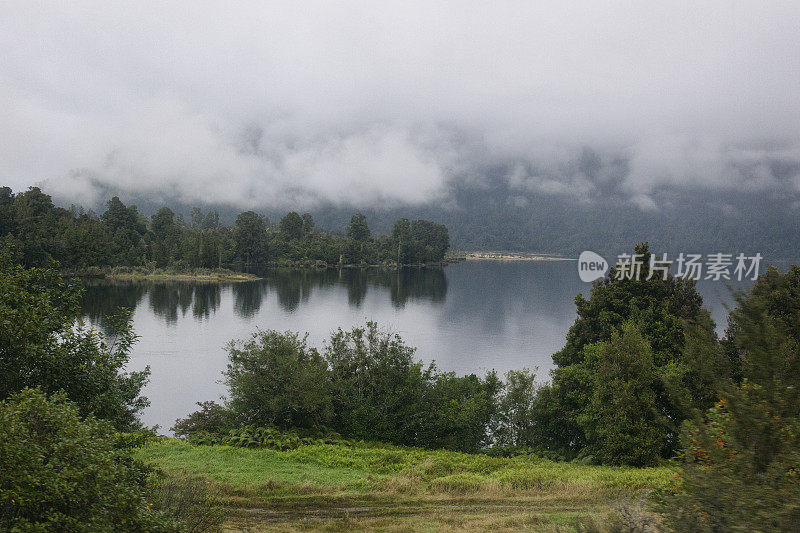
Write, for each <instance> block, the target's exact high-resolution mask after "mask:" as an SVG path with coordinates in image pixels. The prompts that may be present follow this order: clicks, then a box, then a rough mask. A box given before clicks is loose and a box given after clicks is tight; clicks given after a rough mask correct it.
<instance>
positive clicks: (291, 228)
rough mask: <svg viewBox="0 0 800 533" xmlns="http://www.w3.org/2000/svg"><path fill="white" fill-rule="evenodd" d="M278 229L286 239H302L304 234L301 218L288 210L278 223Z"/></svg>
mask: <svg viewBox="0 0 800 533" xmlns="http://www.w3.org/2000/svg"><path fill="white" fill-rule="evenodd" d="M278 231H280V233H281V235H283V237H284V238H285V239H287V240H292V239H302V238H303V236H304V235H305V230H304V228H303V219H302V218H300V215H298V214H297V213H296V212H294V211H290V212H289V213H286V215H284V217H283V218H282V219H281V221H280V223H278Z"/></svg>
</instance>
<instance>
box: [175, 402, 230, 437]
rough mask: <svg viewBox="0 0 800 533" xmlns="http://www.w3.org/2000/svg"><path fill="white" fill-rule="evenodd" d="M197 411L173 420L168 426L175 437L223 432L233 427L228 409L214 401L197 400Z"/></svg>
mask: <svg viewBox="0 0 800 533" xmlns="http://www.w3.org/2000/svg"><path fill="white" fill-rule="evenodd" d="M197 405H198V406H199V407H200V410H199V411H194V412H193V413H191V414H189V416H187V417H186V418H183V419H179V420H176V421H175V425H174V426H172V428H170V431H172V432H173V433H174V434H175V436H176V437H188V436H189V435H197V434H200V433H205V434H223V433H226V432H227V431H230V430H231V429H233V428H234V425H235V422H234V420H233V415H232V413H231V412H230V410H229V409H227V408H226V407H224V406H222V405H219V404H218V403H216V402H197Z"/></svg>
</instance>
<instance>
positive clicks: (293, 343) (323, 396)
mask: <svg viewBox="0 0 800 533" xmlns="http://www.w3.org/2000/svg"><path fill="white" fill-rule="evenodd" d="M228 353H229V363H228V367H227V370H226V371H225V373H224V375H225V383H226V385H227V386H228V390H229V395H230V402H229V406H230V409H231V411H232V412H233V413H234V415H235V416H236V418H237V420H238V421H239V422H243V423H245V424H267V425H272V424H274V425H277V426H279V427H282V428H291V427H301V428H312V427H321V426H325V425H327V424H328V422H329V421H330V420H331V418H332V416H333V412H332V408H331V398H330V394H329V392H328V383H329V381H328V375H327V372H328V369H327V365H326V363H325V361H324V360H323V359H322V357H321V356H320V354H319V352H317V350H316V349H315V348H309V347H308V346H307V345H306V339H305V338H301V337H300V336H299V335H297V334H294V333H278V332H277V331H259V332H256V333H254V334H253V336H252V337H251V339H250V340H249V341H247V342H231V343H230V344H229V345H228Z"/></svg>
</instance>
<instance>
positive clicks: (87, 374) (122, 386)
mask: <svg viewBox="0 0 800 533" xmlns="http://www.w3.org/2000/svg"><path fill="white" fill-rule="evenodd" d="M81 294H82V289H81V288H80V287H79V286H77V285H75V284H72V283H68V282H65V281H62V279H61V276H60V275H59V273H58V272H57V271H56V270H55V269H44V268H31V269H26V268H23V267H20V266H15V265H13V264H11V263H10V262H9V258H8V257H7V256H6V255H4V254H3V253H2V252H0V376H2V379H0V398H7V397H8V396H9V395H11V394H13V393H15V392H18V391H20V390H22V389H23V388H25V387H39V388H41V389H42V390H43V391H45V392H47V393H53V392H57V391H59V390H63V391H65V392H66V393H67V396H68V397H69V399H70V400H71V401H73V402H75V403H76V405H77V406H78V408H79V410H80V414H81V416H85V415H88V414H92V415H94V416H96V417H97V418H103V419H106V420H109V421H111V422H112V423H113V424H114V426H115V427H116V428H117V429H119V430H123V431H125V430H129V429H131V428H135V427H137V426H138V425H139V422H138V420H137V418H136V414H137V412H138V411H139V410H141V409H142V408H144V407H145V406H146V405H147V399H146V398H143V397H141V396H140V395H139V393H140V391H141V389H142V387H143V386H144V384H145V383H146V382H147V377H148V374H149V369H146V370H145V371H143V372H132V373H125V372H124V369H125V366H126V364H127V363H128V353H129V351H130V348H131V346H132V345H133V343H134V342H135V341H136V336H135V335H134V334H133V331H132V330H131V328H130V323H129V321H128V316H127V314H125V313H122V314H120V315H119V316H118V317H116V318H115V319H112V320H110V321H109V324H108V325H109V329H110V331H111V332H112V333H113V335H111V336H110V337H109V340H106V339H105V338H104V337H103V336H102V335H100V334H99V333H98V332H96V331H94V330H91V329H88V328H85V327H83V325H82V324H80V323H78V327H76V321H77V320H78V316H79V307H80V306H79V303H78V302H79V298H80V296H81Z"/></svg>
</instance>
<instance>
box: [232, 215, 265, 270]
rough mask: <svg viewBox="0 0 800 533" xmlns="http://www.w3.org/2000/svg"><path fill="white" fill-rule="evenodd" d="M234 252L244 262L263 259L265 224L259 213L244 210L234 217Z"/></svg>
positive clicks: (254, 261)
mask: <svg viewBox="0 0 800 533" xmlns="http://www.w3.org/2000/svg"><path fill="white" fill-rule="evenodd" d="M233 235H234V240H235V242H236V253H237V256H238V257H239V259H241V260H242V261H245V262H246V263H256V262H260V261H263V260H265V258H266V257H265V256H266V243H267V225H266V222H265V220H264V218H263V217H262V216H261V215H258V214H256V213H254V212H253V211H245V212H244V213H240V214H239V216H237V217H236V228H235V230H234V234H233Z"/></svg>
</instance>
